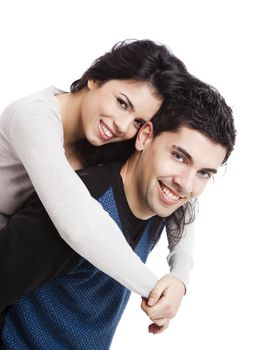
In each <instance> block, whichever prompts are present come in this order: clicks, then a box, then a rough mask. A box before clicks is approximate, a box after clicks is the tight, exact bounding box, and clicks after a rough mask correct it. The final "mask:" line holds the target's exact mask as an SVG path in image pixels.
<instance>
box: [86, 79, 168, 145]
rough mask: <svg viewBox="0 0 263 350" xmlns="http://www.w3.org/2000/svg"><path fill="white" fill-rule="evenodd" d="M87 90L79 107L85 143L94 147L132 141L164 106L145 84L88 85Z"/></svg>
mask: <svg viewBox="0 0 263 350" xmlns="http://www.w3.org/2000/svg"><path fill="white" fill-rule="evenodd" d="M88 88H89V89H88V90H87V93H86V94H85V96H84V98H83V100H82V103H81V116H82V125H83V131H84V135H85V137H86V139H87V140H88V141H89V142H90V143H92V144H93V145H96V146H100V145H103V144H105V143H109V142H118V141H123V140H127V139H131V138H132V137H133V136H135V134H136V133H137V131H138V129H139V128H140V127H141V125H142V124H143V123H144V122H145V121H148V120H150V119H151V118H152V117H153V116H154V114H155V113H156V112H157V111H158V110H159V108H160V107H161V104H162V102H163V99H162V98H161V97H157V96H156V95H155V94H154V90H153V87H152V86H151V85H150V84H147V83H141V82H131V81H129V80H110V81H108V82H106V83H104V84H102V85H99V84H97V83H96V82H92V81H89V83H88Z"/></svg>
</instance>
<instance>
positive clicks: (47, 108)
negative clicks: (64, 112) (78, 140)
mask: <svg viewBox="0 0 263 350" xmlns="http://www.w3.org/2000/svg"><path fill="white" fill-rule="evenodd" d="M59 93H62V91H61V90H59V89H57V88H56V87H54V86H49V87H47V88H45V89H42V90H40V91H37V92H35V93H33V94H31V95H28V96H25V97H22V98H20V99H18V100H15V101H14V102H12V103H10V104H9V105H8V106H7V108H6V109H5V110H4V111H3V113H2V115H1V123H2V127H3V128H4V126H5V125H6V127H7V128H9V127H10V125H11V126H14V125H17V126H19V127H22V126H23V125H25V126H26V127H27V126H29V125H31V126H33V124H35V123H36V124H37V125H38V126H39V127H41V125H42V124H43V123H45V122H48V121H50V120H51V121H52V122H54V121H55V123H57V125H58V126H59V127H60V124H61V117H60V112H59V105H58V101H57V99H56V95H57V94H59Z"/></svg>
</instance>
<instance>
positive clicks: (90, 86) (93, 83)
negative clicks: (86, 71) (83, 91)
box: [87, 79, 98, 90]
mask: <svg viewBox="0 0 263 350" xmlns="http://www.w3.org/2000/svg"><path fill="white" fill-rule="evenodd" d="M97 85H98V84H97V82H96V80H90V79H89V80H88V82H87V88H88V89H89V90H93V89H95V88H96V87H97Z"/></svg>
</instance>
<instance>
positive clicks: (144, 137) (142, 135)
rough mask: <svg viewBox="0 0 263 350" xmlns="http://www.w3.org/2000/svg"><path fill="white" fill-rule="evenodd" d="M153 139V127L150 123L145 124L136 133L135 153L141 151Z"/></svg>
mask: <svg viewBox="0 0 263 350" xmlns="http://www.w3.org/2000/svg"><path fill="white" fill-rule="evenodd" d="M152 139H153V125H152V123H151V122H146V123H145V124H144V125H143V126H142V127H141V128H140V130H139V131H138V134H137V137H136V141H135V148H136V150H137V151H142V150H143V149H144V147H145V146H146V145H147V143H148V142H149V141H151V140H152Z"/></svg>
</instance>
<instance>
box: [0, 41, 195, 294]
mask: <svg viewBox="0 0 263 350" xmlns="http://www.w3.org/2000/svg"><path fill="white" fill-rule="evenodd" d="M191 79H192V77H191V76H190V75H189V73H188V72H187V70H186V68H185V66H184V64H183V63H182V62H181V61H180V60H178V59H177V58H176V57H175V56H174V55H172V54H171V53H170V52H169V51H168V50H167V48H165V47H164V46H163V45H158V44H156V43H154V42H152V41H149V40H141V41H133V42H126V41H125V42H122V43H120V44H117V45H115V46H114V47H113V49H112V51H111V52H108V53H106V54H105V55H103V56H101V57H100V58H98V59H97V60H96V61H95V62H94V63H93V65H92V66H91V67H90V68H89V69H88V70H87V71H86V72H85V73H84V74H83V76H82V77H81V79H79V80H77V81H75V82H74V83H73V84H72V85H71V92H70V93H65V92H63V91H61V90H59V89H57V88H55V87H49V88H47V89H45V90H43V91H40V92H37V93H35V94H33V95H31V96H28V97H26V98H23V99H20V100H18V101H15V102H13V103H12V104H11V105H9V106H8V107H7V108H6V110H5V111H4V112H3V114H2V115H1V118H0V174H1V183H0V196H1V198H0V213H1V214H0V227H3V226H4V225H5V223H6V222H7V220H8V216H10V215H12V214H13V213H14V212H15V211H16V210H17V209H19V207H21V206H22V205H23V203H24V202H25V200H26V199H27V198H28V196H29V195H30V194H31V193H32V192H33V188H34V189H35V190H36V192H37V193H38V196H39V197H40V199H41V201H42V203H43V204H44V206H45V208H46V210H47V212H48V214H49V216H50V217H51V219H52V221H53V223H54V224H55V226H56V228H57V230H58V231H59V233H60V235H61V237H62V238H63V239H64V240H65V241H66V242H67V243H68V244H69V245H70V246H71V247H72V248H73V249H74V250H75V251H77V252H78V253H79V254H80V255H82V256H83V257H84V258H86V259H87V260H89V261H90V262H91V263H92V264H94V265H95V266H96V267H98V268H99V269H100V270H102V271H104V272H106V273H107V274H109V275H110V276H112V277H113V278H115V279H116V280H118V281H119V282H120V283H122V284H123V285H125V286H126V287H128V288H129V289H131V290H133V291H135V292H137V293H139V294H140V295H142V296H144V297H148V296H149V293H150V291H151V290H152V289H153V287H154V286H155V284H156V282H157V278H156V277H155V276H154V275H153V274H152V273H151V271H150V270H148V269H147V268H146V267H145V265H144V264H143V263H142V262H141V260H140V259H139V258H138V257H137V255H136V254H134V253H133V251H132V249H131V248H130V247H129V245H128V244H127V242H126V241H125V239H124V237H123V235H122V234H120V232H119V229H118V227H117V225H116V224H115V223H114V222H113V220H111V218H110V217H109V216H108V214H106V213H105V212H104V211H103V210H102V208H101V206H100V205H99V204H98V202H97V201H96V200H94V199H93V198H92V197H91V196H90V194H89V192H88V191H87V189H86V187H85V186H84V185H83V184H82V182H81V180H80V179H79V177H78V176H77V175H76V174H75V171H74V170H76V169H79V168H81V167H83V166H84V165H85V159H84V158H83V154H85V148H86V140H87V141H89V142H90V143H91V144H93V145H96V146H101V145H104V144H107V143H113V142H119V141H124V140H128V139H132V138H133V137H134V136H135V135H136V132H137V130H138V129H139V128H140V126H141V125H142V124H143V123H144V122H145V121H147V120H150V119H151V118H152V117H153V115H154V114H155V113H156V112H157V111H158V110H159V108H160V107H161V105H162V103H163V101H164V100H165V99H166V98H167V97H169V96H171V95H175V94H178V96H179V95H180V93H181V91H182V90H184V89H186V88H187V87H188V86H189V84H191ZM126 146H127V151H128V152H126V148H125V152H124V154H122V152H121V154H120V155H119V157H124V156H126V155H127V154H128V153H129V152H131V151H132V148H131V147H130V145H129V143H128V144H127V145H126ZM121 151H122V150H121ZM169 237H170V243H171V242H172V239H171V237H172V234H169ZM171 245H172V244H171ZM190 245H191V244H190ZM175 249H176V248H173V250H172V251H171V255H170V256H171V261H173V259H172V257H173V256H174V252H175ZM179 249H181V251H182V252H184V248H179ZM187 249H190V248H187ZM186 255H187V254H181V256H182V257H183V258H181V259H182V260H181V262H179V268H178V272H177V271H176V269H177V267H176V265H175V263H174V264H172V268H173V269H174V270H175V273H176V274H177V275H178V276H179V278H180V279H181V280H182V281H183V282H185V283H186V282H187V281H186V279H185V280H184V278H185V275H186V274H185V271H183V269H184V268H182V266H183V265H184V264H183V263H184V262H185V261H184V257H185V256H186ZM179 256H180V255H179ZM180 265H181V267H180ZM180 269H181V270H180ZM182 271H183V272H182Z"/></svg>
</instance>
